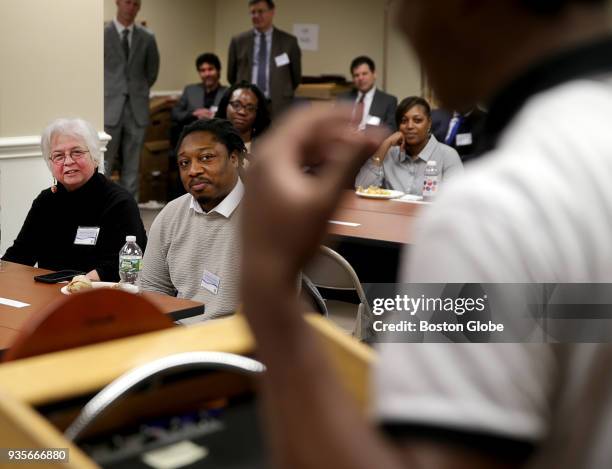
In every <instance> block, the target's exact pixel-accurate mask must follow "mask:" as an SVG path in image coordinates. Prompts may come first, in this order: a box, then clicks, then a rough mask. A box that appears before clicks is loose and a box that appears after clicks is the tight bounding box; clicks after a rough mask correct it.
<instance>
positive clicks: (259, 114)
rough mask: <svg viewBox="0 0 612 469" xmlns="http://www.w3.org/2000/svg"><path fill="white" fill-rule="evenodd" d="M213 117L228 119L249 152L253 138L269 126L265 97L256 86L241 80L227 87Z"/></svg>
mask: <svg viewBox="0 0 612 469" xmlns="http://www.w3.org/2000/svg"><path fill="white" fill-rule="evenodd" d="M215 117H219V118H221V119H227V120H229V121H230V122H231V123H232V125H233V126H234V128H235V129H236V130H237V131H238V132H239V133H240V137H241V138H242V140H243V141H244V144H245V145H246V147H247V151H248V152H249V153H250V152H251V143H252V142H253V140H255V139H256V138H258V137H259V136H260V135H261V134H263V133H264V132H265V131H266V130H267V129H268V127H269V126H270V113H269V111H268V104H267V102H266V97H265V96H264V94H263V93H262V92H261V90H260V89H259V88H257V86H255V85H253V84H251V83H247V82H246V81H242V82H240V83H236V84H235V85H233V86H231V87H230V88H228V90H227V91H226V92H225V94H224V95H223V98H221V101H220V102H219V109H218V110H217V114H216V115H215Z"/></svg>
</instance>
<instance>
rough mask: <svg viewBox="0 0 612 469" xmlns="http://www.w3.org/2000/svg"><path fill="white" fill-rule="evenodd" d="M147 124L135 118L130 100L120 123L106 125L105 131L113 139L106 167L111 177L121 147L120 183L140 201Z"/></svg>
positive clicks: (125, 106)
mask: <svg viewBox="0 0 612 469" xmlns="http://www.w3.org/2000/svg"><path fill="white" fill-rule="evenodd" d="M146 130H147V126H146V125H145V126H142V125H138V123H136V121H135V120H134V115H133V114H132V109H131V106H130V103H129V102H126V103H125V105H124V106H123V111H122V112H121V118H120V119H119V123H118V124H117V125H113V126H107V125H105V126H104V131H105V132H106V133H107V134H109V135H110V136H111V137H112V139H111V141H110V142H108V145H107V147H106V148H107V149H106V154H105V155H104V157H105V158H104V169H105V172H106V175H107V176H108V177H110V175H111V171H112V169H113V164H114V162H115V159H116V158H117V154H118V153H119V149H120V148H121V154H122V155H123V165H122V167H121V180H120V181H119V182H120V184H121V185H122V186H123V187H125V188H126V189H127V190H128V192H129V193H130V194H132V195H133V196H134V198H135V199H136V201H138V188H139V182H140V152H141V150H142V144H143V142H144V137H145V133H146Z"/></svg>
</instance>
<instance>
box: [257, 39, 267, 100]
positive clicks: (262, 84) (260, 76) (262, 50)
mask: <svg viewBox="0 0 612 469" xmlns="http://www.w3.org/2000/svg"><path fill="white" fill-rule="evenodd" d="M266 42H267V41H266V35H265V34H264V33H259V52H258V54H257V86H258V87H259V89H260V90H261V91H262V92H263V93H264V94H267V93H266V91H267V89H268V87H267V86H266V64H267V63H268V44H266Z"/></svg>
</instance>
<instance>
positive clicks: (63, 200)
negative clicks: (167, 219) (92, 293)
mask: <svg viewBox="0 0 612 469" xmlns="http://www.w3.org/2000/svg"><path fill="white" fill-rule="evenodd" d="M40 140H41V147H42V155H43V159H44V160H45V163H46V164H47V166H48V167H49V170H50V171H51V174H52V175H53V178H54V179H55V180H56V181H57V183H55V184H54V185H53V187H51V188H49V189H45V190H44V191H42V192H41V193H40V195H39V196H38V197H37V198H36V199H35V200H34V202H33V203H32V208H31V209H30V211H29V212H28V215H27V217H26V220H25V222H24V223H23V226H22V227H21V231H20V232H19V235H18V236H17V239H16V240H15V242H14V244H13V245H12V246H11V247H10V248H9V249H8V250H7V251H6V253H5V254H4V257H3V259H4V260H6V261H11V262H17V263H19V264H25V265H34V264H37V263H38V267H40V268H42V269H50V270H63V269H71V270H81V271H83V272H86V273H87V277H89V279H90V280H103V281H119V264H118V255H119V251H120V250H121V247H122V246H123V245H124V243H125V237H126V236H127V235H135V236H136V241H137V243H138V245H139V246H140V247H141V248H142V249H143V250H144V249H145V247H146V245H147V237H146V233H145V229H144V225H143V224H142V220H141V219H140V212H139V211H138V206H137V205H136V201H135V200H134V198H133V197H132V196H131V195H130V194H129V193H128V191H127V190H125V189H124V188H122V187H120V186H119V185H117V184H115V183H114V182H112V181H110V180H108V179H107V178H106V177H105V176H104V175H103V174H100V173H98V167H99V166H100V164H101V162H102V153H101V152H100V146H101V145H100V140H99V139H98V133H97V132H96V130H95V129H94V128H93V126H92V125H91V124H90V123H89V122H86V121H84V120H83V119H56V120H55V121H53V122H52V123H51V124H50V125H49V126H48V127H47V128H46V129H45V131H44V132H43V134H42V136H41V139H40Z"/></svg>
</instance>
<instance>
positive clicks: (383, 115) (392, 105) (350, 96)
mask: <svg viewBox="0 0 612 469" xmlns="http://www.w3.org/2000/svg"><path fill="white" fill-rule="evenodd" d="M338 99H342V100H346V101H351V102H355V100H356V99H357V90H353V91H350V92H348V93H342V94H340V95H338ZM396 108H397V98H396V97H395V96H393V95H390V94H387V93H385V92H384V91H380V90H379V89H376V92H375V93H374V99H373V100H372V106H371V107H370V112H369V115H370V116H375V117H378V118H380V120H381V122H382V123H384V124H385V125H386V126H387V127H389V128H390V129H391V130H393V131H395V130H397V126H396V125H395V109H396Z"/></svg>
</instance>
